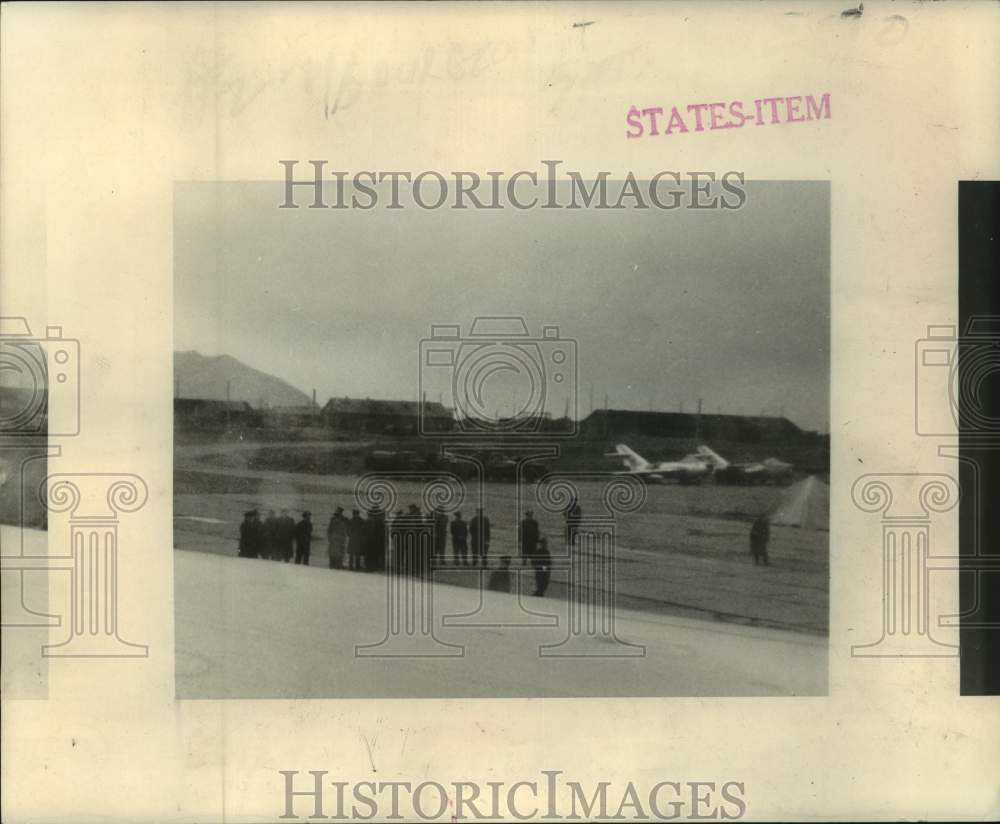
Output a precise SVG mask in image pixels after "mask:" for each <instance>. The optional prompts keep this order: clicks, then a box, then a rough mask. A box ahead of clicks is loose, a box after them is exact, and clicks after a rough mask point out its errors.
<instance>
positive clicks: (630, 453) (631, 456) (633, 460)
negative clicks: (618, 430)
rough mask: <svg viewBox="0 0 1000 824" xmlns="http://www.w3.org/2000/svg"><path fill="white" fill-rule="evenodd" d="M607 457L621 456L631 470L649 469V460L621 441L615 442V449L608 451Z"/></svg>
mask: <svg viewBox="0 0 1000 824" xmlns="http://www.w3.org/2000/svg"><path fill="white" fill-rule="evenodd" d="M609 457H618V458H621V459H622V461H624V463H625V466H627V467H628V468H629V469H630V470H631V471H632V472H638V471H640V470H644V469H649V461H647V460H646V459H645V458H643V457H642V455H640V454H639V453H638V452H636V451H635V450H634V449H630V448H629V447H628V446H626V445H625V444H623V443H619V444H615V451H614V452H612V453H610V455H609Z"/></svg>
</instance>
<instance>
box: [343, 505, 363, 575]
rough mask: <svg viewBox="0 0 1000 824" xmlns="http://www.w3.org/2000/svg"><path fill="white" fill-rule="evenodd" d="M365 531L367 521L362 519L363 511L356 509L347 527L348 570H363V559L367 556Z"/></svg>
mask: <svg viewBox="0 0 1000 824" xmlns="http://www.w3.org/2000/svg"><path fill="white" fill-rule="evenodd" d="M365 531H366V527H365V519H364V518H362V517H361V510H360V509H355V510H354V511H353V512H352V513H351V520H350V522H349V523H348V525H347V568H348V569H361V559H362V558H363V557H364V554H365Z"/></svg>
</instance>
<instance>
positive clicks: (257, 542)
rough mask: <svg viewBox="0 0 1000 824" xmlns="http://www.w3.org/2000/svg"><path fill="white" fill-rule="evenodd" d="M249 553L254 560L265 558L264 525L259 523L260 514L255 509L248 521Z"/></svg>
mask: <svg viewBox="0 0 1000 824" xmlns="http://www.w3.org/2000/svg"><path fill="white" fill-rule="evenodd" d="M250 526H251V529H250V551H251V552H252V553H253V557H254V558H266V557H267V555H266V552H267V549H266V548H265V546H264V524H262V523H261V521H260V513H259V512H258V511H257V510H256V509H255V510H253V516H252V517H251V519H250Z"/></svg>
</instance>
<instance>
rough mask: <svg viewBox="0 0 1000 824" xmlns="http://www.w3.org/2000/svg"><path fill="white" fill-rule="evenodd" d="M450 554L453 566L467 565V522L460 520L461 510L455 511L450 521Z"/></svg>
mask: <svg viewBox="0 0 1000 824" xmlns="http://www.w3.org/2000/svg"><path fill="white" fill-rule="evenodd" d="M451 554H452V556H453V557H454V559H455V566H468V565H469V524H468V522H467V521H463V520H462V513H461V512H456V513H455V519H454V520H453V521H452V522H451Z"/></svg>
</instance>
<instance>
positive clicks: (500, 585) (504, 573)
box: [487, 555, 510, 592]
mask: <svg viewBox="0 0 1000 824" xmlns="http://www.w3.org/2000/svg"><path fill="white" fill-rule="evenodd" d="M487 587H488V588H489V589H491V590H493V591H494V592H510V556H509V555H503V556H501V557H500V568H499V569H494V570H493V571H492V572H491V573H490V582H489V584H487Z"/></svg>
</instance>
